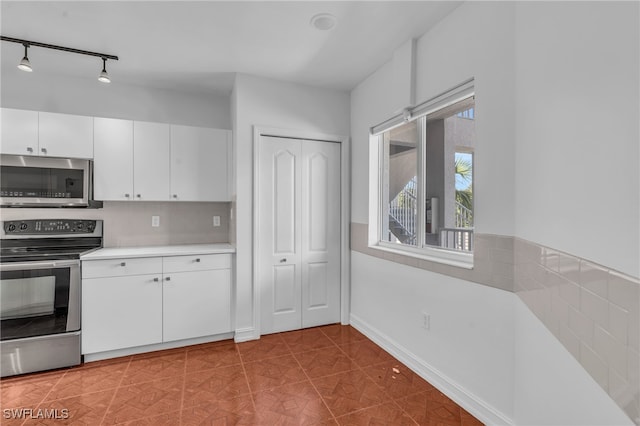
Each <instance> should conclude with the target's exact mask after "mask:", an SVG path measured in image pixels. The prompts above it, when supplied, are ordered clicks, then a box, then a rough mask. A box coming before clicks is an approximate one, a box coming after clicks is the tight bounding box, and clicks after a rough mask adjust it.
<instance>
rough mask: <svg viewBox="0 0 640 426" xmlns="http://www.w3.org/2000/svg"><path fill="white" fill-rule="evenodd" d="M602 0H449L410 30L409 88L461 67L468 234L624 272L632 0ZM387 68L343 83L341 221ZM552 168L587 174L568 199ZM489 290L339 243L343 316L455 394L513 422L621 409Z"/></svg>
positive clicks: (632, 139) (361, 171) (560, 173)
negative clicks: (346, 182) (468, 139)
mask: <svg viewBox="0 0 640 426" xmlns="http://www.w3.org/2000/svg"><path fill="white" fill-rule="evenodd" d="M608 4H609V3H606V2H605V3H578V2H566V3H562V4H561V5H556V4H555V3H552V2H530V3H518V2H468V3H464V4H463V5H462V6H460V7H459V8H457V9H456V10H454V11H453V12H452V13H451V14H450V15H448V16H447V17H445V18H444V19H443V20H442V21H441V22H440V23H439V24H438V25H437V26H436V27H435V28H433V29H432V30H431V31H429V32H428V33H427V34H425V35H424V36H423V37H421V38H420V39H419V40H418V43H417V58H416V61H417V73H416V75H417V83H416V101H417V102H422V101H425V100H426V99H428V98H431V97H433V96H435V95H437V94H438V93H440V92H442V91H444V90H447V89H448V88H450V87H452V86H454V85H456V84H457V83H460V82H462V81H463V80H465V79H467V78H469V77H474V78H475V87H476V107H477V118H476V126H477V127H476V129H477V148H476V156H475V159H476V164H475V182H474V184H475V187H474V191H475V193H476V196H475V202H476V213H477V214H476V231H477V232H479V233H488V234H501V235H515V236H519V237H522V238H525V239H530V240H533V241H535V242H538V243H540V244H543V245H545V246H549V247H552V248H557V249H560V250H565V251H567V252H569V253H571V254H574V255H577V256H581V257H585V258H588V259H592V260H594V261H596V262H599V263H602V264H603V265H605V266H608V267H614V268H619V269H620V270H621V271H623V272H627V273H631V274H632V275H635V276H637V275H638V272H637V262H638V258H639V253H638V246H639V244H638V243H639V240H638V235H639V229H638V217H639V211H638V196H639V193H640V191H639V187H638V182H639V179H638V140H639V137H638V116H639V114H638V112H639V111H638V105H639V102H638V75H639V74H638V71H639V70H638V29H637V26H638V23H637V22H638V21H637V20H638V4H637V3H628V4H627V5H626V6H624V5H619V4H614V5H613V6H612V7H611V9H610V10H608V9H607V5H608ZM574 8H575V13H574V10H573V9H574ZM605 9H607V10H605ZM600 21H602V22H600ZM599 25H602V31H603V32H606V33H607V34H606V35H605V34H603V35H602V36H601V37H602V39H599V37H600V36H598V35H597V33H598V32H599V30H598V31H596V28H599ZM616 26H620V27H621V28H622V29H618V28H615V27H616ZM574 27H575V34H574ZM589 28H591V30H590V31H588V30H589ZM541 29H544V30H541ZM634 49H635V50H634ZM632 50H633V51H632ZM545 52H548V53H545ZM589 59H590V60H589ZM516 76H517V78H516ZM392 79H393V76H392V70H391V65H390V63H387V64H386V65H384V66H382V67H381V68H380V69H379V70H378V71H376V72H375V73H374V74H372V75H371V76H370V77H369V78H367V79H366V80H365V81H364V82H362V83H361V84H360V85H358V87H356V88H355V89H354V90H353V91H352V96H351V111H352V113H351V114H352V127H351V132H352V133H351V134H352V141H353V145H352V152H353V156H352V164H353V167H352V194H353V196H352V212H353V213H352V220H353V221H354V222H358V223H367V222H368V208H369V206H368V195H367V194H368V190H369V174H368V170H369V163H368V161H369V156H368V153H369V140H368V128H369V127H370V126H372V125H375V124H378V123H380V122H381V121H383V120H385V119H387V118H389V117H391V115H392V114H393V111H391V109H390V108H386V107H385V106H386V105H388V102H387V101H386V99H388V98H389V96H390V95H389V93H390V90H392V87H393V81H392ZM571 79H573V80H571ZM567 82H568V84H567ZM594 82H595V83H594ZM561 83H562V84H561ZM565 86H567V87H565ZM594 86H596V87H594ZM624 93H627V94H626V95H624ZM629 93H631V96H629ZM556 95H558V96H557V97H555V96H556ZM594 99H596V100H598V101H599V102H601V103H600V104H598V103H594V101H593V100H594ZM556 103H559V104H558V105H556ZM578 103H579V104H580V105H577V104H578ZM569 107H571V108H569ZM574 108H575V109H574ZM573 155H575V157H572V158H575V159H576V161H575V162H574V164H573V165H572V166H569V168H568V169H563V168H562V166H561V165H563V164H564V163H565V162H566V160H567V159H568V158H570V157H571V156H573ZM599 159H600V160H601V161H598V160H599ZM602 159H604V161H602ZM560 160H562V161H560ZM603 163H604V164H603ZM567 170H568V171H567ZM567 174H571V175H572V176H573V177H575V178H576V179H577V178H580V179H583V182H585V183H586V185H583V186H582V188H581V189H580V190H579V191H577V194H578V195H579V198H577V197H574V196H572V195H571V194H572V192H571V191H570V190H569V189H570V188H568V187H567V185H566V184H565V182H566V178H567V176H566V175H567ZM623 195H625V196H626V199H625V198H623ZM601 199H604V200H605V201H607V203H606V204H605V205H598V204H597V203H599V202H600V200H601ZM576 209H577V210H578V211H580V212H581V213H585V215H584V217H580V218H577V219H576V217H575V216H574V215H573V212H574V211H575V210H576ZM587 222H589V223H587ZM591 222H593V223H591ZM613 223H615V225H611V224H613ZM608 226H612V228H611V234H609V235H608V234H607V233H608V232H609V231H610V229H609V228H608ZM590 229H593V232H585V231H588V230H590ZM624 229H626V230H627V231H626V232H623V230H624ZM499 293H501V292H500V291H499V290H495V289H485V288H482V287H481V286H479V285H476V284H470V283H468V282H464V281H459V280H456V279H453V278H447V277H443V276H440V275H437V274H433V273H430V272H427V271H421V270H418V269H414V268H411V267H408V266H403V265H400V264H396V263H391V262H389V261H387V260H381V259H379V258H373V257H369V256H366V255H362V254H360V253H356V252H352V295H351V298H352V315H353V317H354V318H356V319H357V320H358V321H361V322H362V323H364V324H367V326H368V327H371V328H372V329H374V330H380V331H381V332H382V333H383V334H384V335H385V336H391V337H390V344H391V346H392V347H395V346H400V347H402V348H403V350H405V351H406V352H407V353H409V354H416V355H417V356H418V357H419V358H420V360H421V361H422V362H424V363H426V364H428V365H430V366H433V367H434V368H436V369H438V370H439V371H440V373H441V375H442V376H445V377H447V378H449V379H450V381H451V383H452V384H450V385H451V386H450V388H452V389H453V392H454V393H455V392H456V389H460V388H462V389H463V390H464V391H466V392H467V393H468V394H471V395H476V396H477V397H479V398H480V399H481V400H482V401H484V403H486V404H487V405H489V406H491V408H492V409H493V410H494V411H497V412H498V413H501V414H502V415H503V417H512V418H513V420H514V421H515V422H516V423H522V424H536V423H543V424H553V423H555V424H562V423H570V424H580V423H581V422H586V421H587V420H588V419H589V417H585V416H583V414H581V413H575V410H576V409H577V407H582V406H586V405H590V406H591V407H587V408H586V409H585V410H584V412H585V413H591V412H592V411H591V409H592V408H593V409H595V410H598V415H597V416H596V415H594V416H593V417H592V419H593V420H591V421H592V422H595V423H607V422H608V423H610V424H616V423H618V424H625V423H626V422H628V419H627V420H625V416H624V414H623V413H622V411H621V410H620V408H619V407H617V406H616V405H615V403H613V402H612V401H611V399H610V398H609V397H608V396H607V395H606V393H605V392H603V391H602V389H600V388H598V387H597V386H592V385H593V383H592V382H593V381H592V379H591V378H590V376H589V375H588V373H586V371H585V370H584V369H583V368H582V367H581V366H580V365H579V364H578V362H577V361H576V360H575V359H572V358H571V357H570V356H569V358H567V356H565V355H568V354H567V353H565V352H566V351H565V350H564V348H563V347H562V346H561V344H560V343H559V342H558V340H556V339H555V338H553V337H552V336H551V338H549V336H548V335H546V334H545V332H546V329H545V328H544V325H543V324H542V323H540V322H539V321H538V320H536V319H531V318H529V317H527V315H529V311H528V310H527V308H526V307H523V305H522V304H520V302H519V301H518V299H517V296H516V295H514V294H509V295H508V296H509V297H506V298H503V297H501V296H500V295H499ZM468 302H471V303H468ZM433 306H435V308H433ZM425 307H427V308H428V309H430V310H432V311H433V312H435V314H434V313H433V312H431V315H432V316H431V321H432V324H434V321H435V324H441V327H442V329H438V328H437V325H436V329H434V330H433V331H435V333H431V335H430V337H426V336H425V335H424V331H423V330H420V329H419V328H418V327H419V323H420V320H421V318H420V316H419V314H420V312H421V310H423V309H425ZM513 309H518V310H519V311H518V313H513V312H512V313H509V312H510V310H513ZM522 310H524V312H526V314H523V313H522V312H520V311H522ZM516 318H517V319H518V321H519V323H518V325H517V326H516V328H515V329H514V328H511V327H510V326H509V324H512V323H513V322H514V321H515V320H516ZM529 320H531V321H529ZM465 321H466V322H465ZM495 330H499V331H500V333H499V335H498V336H496V335H495ZM526 333H532V334H531V335H526ZM521 334H525V335H524V336H521ZM433 341H437V345H435V344H433ZM562 351H565V352H562ZM540 353H548V354H552V355H550V356H547V355H540ZM559 354H561V355H559ZM492 357H493V358H492ZM464 365H467V366H468V367H467V368H465V367H464ZM461 372H462V373H461ZM585 383H589V385H588V386H587V385H585ZM445 387H446V384H445ZM545 387H547V388H554V387H555V388H556V389H558V390H562V391H561V392H560V391H558V392H555V390H554V391H553V395H555V398H544V399H542V400H543V401H544V404H545V405H544V407H545V408H544V409H543V408H542V405H541V404H539V403H538V400H537V399H536V398H537V396H534V394H535V392H536V391H539V392H542V390H541V389H544V388H545ZM464 391H463V393H464ZM532 392H533V393H532ZM574 397H575V398H576V399H577V401H571V402H568V400H569V399H571V398H574ZM463 402H464V401H463ZM540 410H546V412H545V413H540V412H539V411H540ZM490 411H491V410H490ZM585 419H586V420H585Z"/></svg>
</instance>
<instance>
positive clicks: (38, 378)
mask: <svg viewBox="0 0 640 426" xmlns="http://www.w3.org/2000/svg"><path fill="white" fill-rule="evenodd" d="M0 392H1V396H0V397H1V398H2V399H1V400H0V403H1V408H3V409H4V408H8V409H11V408H19V407H23V408H25V409H31V410H33V412H34V413H35V414H37V409H38V408H39V407H42V408H43V409H44V408H46V409H48V410H55V409H57V410H59V411H58V412H57V414H61V413H62V411H61V410H62V409H67V410H69V415H70V418H68V419H58V420H52V419H45V420H41V421H40V423H38V421H39V420H38V419H30V420H29V421H28V422H27V423H26V424H29V425H32V424H50V425H57V424H78V425H87V424H91V425H94V424H95V425H98V424H100V422H101V419H102V418H104V421H103V423H102V424H105V425H110V424H126V425H140V426H143V425H154V426H156V425H171V426H173V425H179V424H183V425H200V424H214V425H216V424H237V425H265V426H271V425H274V424H283V425H300V424H304V425H307V424H308V425H331V426H337V425H338V424H341V425H345V424H347V425H360V424H369V425H382V424H385V425H394V426H395V425H405V424H406V425H412V424H414V422H416V423H418V424H422V425H445V426H446V425H457V426H478V425H481V423H480V422H479V421H478V420H477V419H475V418H474V417H473V416H471V414H469V413H467V412H466V411H465V410H463V409H461V408H460V407H459V406H458V405H456V404H455V403H454V402H453V401H451V400H450V399H449V398H447V397H446V396H445V395H444V394H442V393H441V392H439V391H438V390H437V389H435V388H434V387H432V386H431V385H430V384H428V383H427V382H425V381H424V380H422V379H421V378H420V377H419V376H418V375H416V374H415V373H413V372H412V371H410V370H409V369H408V368H407V367H406V366H404V365H403V364H402V363H400V362H399V361H398V360H396V359H395V358H393V357H392V356H391V355H390V354H388V353H387V352H385V351H384V350H382V349H381V348H380V347H378V346H377V345H375V344H374V343H373V342H371V341H370V340H369V339H367V338H366V336H364V335H363V334H361V333H359V332H358V331H357V330H355V329H354V328H352V327H350V326H342V325H339V324H334V325H328V326H323V327H316V328H312V329H307V330H301V331H292V332H287V333H278V334H272V335H267V336H262V337H261V338H260V339H259V340H256V341H251V342H246V343H240V344H235V343H233V342H232V341H230V340H226V341H221V342H213V343H205V344H199V345H194V346H189V347H186V348H177V349H169V350H165V351H157V352H150V353H145V354H137V355H131V356H126V357H122V358H115V359H109V360H104V361H97V362H90V363H86V364H83V365H80V366H75V367H70V368H65V369H59V370H54V371H50V372H42V373H33V374H27V375H22V376H14V377H9V378H4V379H2V380H0ZM43 401H44V402H43ZM23 423H25V420H24V419H4V418H3V419H2V424H3V426H4V425H5V424H6V425H7V426H13V425H21V424H23Z"/></svg>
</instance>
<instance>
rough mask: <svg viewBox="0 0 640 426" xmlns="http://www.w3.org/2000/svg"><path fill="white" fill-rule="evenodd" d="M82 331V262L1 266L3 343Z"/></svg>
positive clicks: (22, 263) (1, 326) (70, 261)
mask: <svg viewBox="0 0 640 426" xmlns="http://www.w3.org/2000/svg"><path fill="white" fill-rule="evenodd" d="M77 330H80V260H78V259H73V260H57V261H46V262H41V261H36V262H15V263H4V264H2V265H0V336H1V340H2V341H6V340H13V339H20V338H26V337H35V336H49V335H54V334H60V333H66V332H70V331H77Z"/></svg>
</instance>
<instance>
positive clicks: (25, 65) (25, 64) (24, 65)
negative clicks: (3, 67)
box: [18, 43, 33, 72]
mask: <svg viewBox="0 0 640 426" xmlns="http://www.w3.org/2000/svg"><path fill="white" fill-rule="evenodd" d="M28 48H29V44H28V43H24V58H22V60H21V61H20V63H19V64H18V69H21V70H22V71H26V72H31V71H33V68H31V62H29V56H28V55H27V49H28Z"/></svg>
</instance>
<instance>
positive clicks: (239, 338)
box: [233, 327, 260, 343]
mask: <svg viewBox="0 0 640 426" xmlns="http://www.w3.org/2000/svg"><path fill="white" fill-rule="evenodd" d="M259 338H260V335H259V334H257V333H256V329H255V328H253V327H245V328H238V329H237V330H236V334H235V336H234V338H233V340H234V341H235V342H236V343H242V342H248V341H249V340H257V339H259Z"/></svg>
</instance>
